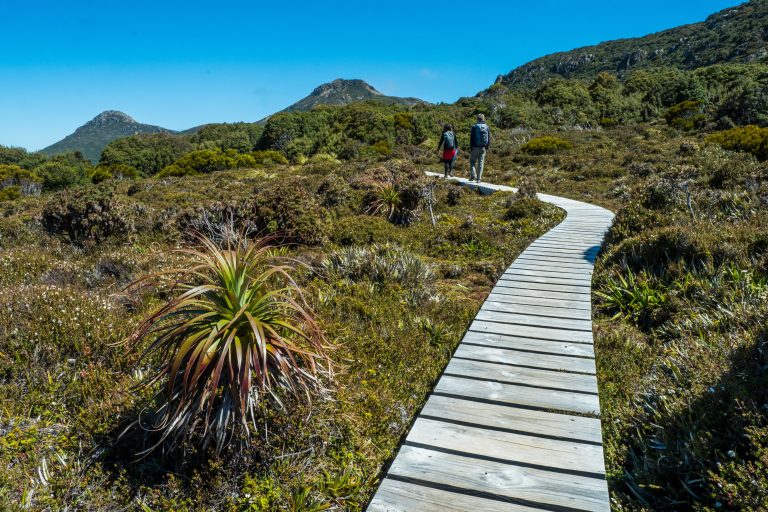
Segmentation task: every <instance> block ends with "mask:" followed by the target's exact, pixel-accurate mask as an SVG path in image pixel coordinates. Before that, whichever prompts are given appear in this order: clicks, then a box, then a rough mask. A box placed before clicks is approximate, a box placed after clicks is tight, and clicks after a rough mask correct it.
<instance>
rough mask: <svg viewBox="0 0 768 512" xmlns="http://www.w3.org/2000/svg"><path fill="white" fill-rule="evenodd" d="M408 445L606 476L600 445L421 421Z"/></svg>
mask: <svg viewBox="0 0 768 512" xmlns="http://www.w3.org/2000/svg"><path fill="white" fill-rule="evenodd" d="M406 443H411V444H419V445H427V446H431V447H435V448H444V449H448V450H452V449H453V450H455V449H456V448H457V447H460V451H461V452H463V453H467V454H472V455H475V456H481V457H488V458H494V459H497V458H498V459H504V460H509V461H510V462H516V463H519V464H528V465H536V466H541V467H543V468H552V469H559V470H565V471H569V472H572V473H576V472H578V473H582V474H584V473H588V474H594V475H595V476H598V475H601V474H605V468H604V465H603V450H602V448H601V447H600V446H595V445H592V444H585V443H577V442H572V441H559V440H555V439H545V438H541V437H533V436H527V435H522V434H512V433H509V432H498V431H494V430H486V429H481V428H474V427H465V426H461V425H454V424H451V423H445V422H442V421H435V420H428V419H423V418H419V419H417V420H416V423H414V425H413V428H412V429H411V431H410V432H409V433H408V437H407V439H406Z"/></svg>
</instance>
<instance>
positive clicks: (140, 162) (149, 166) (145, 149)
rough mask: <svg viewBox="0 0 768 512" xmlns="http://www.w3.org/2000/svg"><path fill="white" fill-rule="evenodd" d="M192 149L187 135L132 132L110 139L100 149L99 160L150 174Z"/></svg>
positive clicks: (105, 163)
mask: <svg viewBox="0 0 768 512" xmlns="http://www.w3.org/2000/svg"><path fill="white" fill-rule="evenodd" d="M191 150H192V145H191V144H190V143H189V142H188V141H187V139H186V138H184V137H180V136H178V135H171V134H168V133H151V134H140V135H133V136H131V137H124V138H122V139H117V140H116V141H114V142H110V143H109V144H108V145H107V147H106V148H104V151H102V152H101V160H100V163H101V164H102V165H106V166H111V165H116V164H123V165H129V166H131V167H133V168H135V169H136V170H137V171H139V173H141V174H143V175H146V176H149V175H151V174H156V173H158V172H160V171H161V170H162V169H164V168H165V167H167V166H169V165H171V164H172V163H173V162H174V161H176V160H177V159H178V158H179V157H181V155H183V154H184V153H187V152H189V151H191Z"/></svg>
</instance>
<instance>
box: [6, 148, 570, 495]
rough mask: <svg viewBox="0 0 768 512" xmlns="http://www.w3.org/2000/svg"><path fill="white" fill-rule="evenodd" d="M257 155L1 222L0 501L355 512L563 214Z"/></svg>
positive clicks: (106, 187)
mask: <svg viewBox="0 0 768 512" xmlns="http://www.w3.org/2000/svg"><path fill="white" fill-rule="evenodd" d="M221 154H223V153H221ZM249 155H251V156H252V157H253V158H254V159H257V158H258V159H259V163H257V164H256V165H255V166H253V167H252V168H249V169H242V170H224V171H215V172H211V173H206V174H195V173H193V174H191V175H186V176H178V177H165V178H158V177H156V176H151V177H141V176H137V177H136V178H134V179H112V178H107V179H105V180H103V181H102V182H101V183H99V184H98V185H94V184H92V183H85V184H80V185H76V186H71V187H67V188H65V189H64V190H60V191H56V192H54V191H52V192H47V191H45V190H42V191H41V194H40V195H29V196H21V197H19V198H18V199H14V200H11V201H7V202H5V203H3V206H2V208H3V215H2V216H0V244H1V245H2V248H3V250H2V252H1V253H0V285H1V286H0V288H1V289H0V307H2V308H3V311H4V312H6V313H7V315H6V314H4V315H3V316H2V319H0V332H2V333H3V336H2V338H0V374H2V376H3V385H2V386H1V387H0V410H2V411H3V415H2V420H1V421H0V463H1V464H0V466H1V467H2V468H3V469H2V470H0V489H2V491H0V502H2V503H3V504H11V503H17V504H20V506H21V507H24V508H28V509H32V510H59V509H63V508H65V507H70V508H82V509H91V510H111V509H116V508H126V507H127V508H128V509H139V510H142V509H143V510H148V509H151V510H197V509H201V508H208V509H222V508H223V509H227V510H291V507H293V509H295V510H307V509H309V510H312V509H313V508H314V509H319V510H323V509H334V508H336V509H340V510H344V509H348V510H359V509H361V508H362V507H364V505H365V504H366V502H367V500H368V499H369V497H370V495H371V493H372V492H373V490H374V489H375V486H376V483H377V477H378V473H379V471H380V470H381V468H382V467H383V465H384V464H385V463H386V461H387V460H388V459H389V458H390V457H391V455H392V454H393V453H394V451H395V450H396V448H397V445H398V443H399V440H400V438H401V436H402V435H403V433H404V432H405V430H406V429H407V427H408V425H409V424H410V421H411V418H412V417H413V415H414V413H415V412H416V411H418V410H419V408H420V407H421V405H422V404H423V401H424V399H425V397H426V396H427V393H428V392H429V391H430V390H431V388H432V386H433V383H434V381H435V379H436V378H437V377H438V376H439V374H440V372H441V371H442V369H443V367H444V366H445V364H446V363H447V360H448V357H449V355H450V353H451V352H452V350H453V348H454V347H455V346H456V345H457V344H458V342H459V340H460V337H461V335H462V333H463V331H464V329H465V327H466V325H467V323H468V322H469V321H470V320H471V318H472V317H473V316H474V315H475V313H476V311H477V309H478V308H479V306H480V303H481V302H482V300H483V298H484V296H485V295H486V294H487V293H488V291H489V290H490V288H491V286H492V284H493V282H494V280H495V278H496V277H497V276H498V275H499V273H500V272H501V271H502V270H503V269H504V268H505V267H506V265H508V264H509V263H510V262H511V261H512V259H513V258H514V257H515V255H516V254H517V253H519V252H520V251H521V250H522V248H524V247H525V246H526V245H527V244H528V243H529V242H530V241H531V240H533V239H534V238H535V237H537V236H539V235H540V234H542V233H543V232H544V231H545V230H546V229H548V228H549V227H550V226H552V225H553V224H554V223H556V222H557V221H558V220H559V219H560V218H562V216H561V212H559V211H558V210H557V209H555V208H553V207H551V206H549V205H542V209H541V210H540V211H539V213H538V214H537V215H532V214H530V215H525V216H524V217H523V218H515V219H507V218H506V210H507V208H508V205H507V200H506V198H503V197H494V196H488V197H484V196H481V195H478V194H476V193H472V192H470V191H466V190H463V191H461V192H460V195H461V197H460V199H459V198H457V197H455V196H456V191H457V188H456V186H454V185H451V184H448V183H444V182H440V183H432V182H430V180H428V179H427V178H425V176H424V174H423V171H424V170H425V169H430V168H434V169H436V168H437V164H436V163H435V162H434V161H433V159H430V162H429V164H426V165H425V164H419V163H418V159H413V160H404V159H399V158H394V157H392V158H389V159H387V160H383V161H379V160H378V158H376V159H374V160H372V161H370V162H367V163H365V162H363V163H360V162H357V163H348V162H344V161H339V160H338V159H334V158H330V157H328V158H326V157H323V158H314V159H310V160H307V162H306V163H305V164H303V165H296V164H288V163H286V160H281V159H280V157H279V156H278V155H276V154H274V153H270V152H267V151H265V152H258V151H257V152H253V153H249ZM9 165H15V164H9ZM110 165H114V166H118V165H127V164H110ZM430 166H432V167H430ZM20 168H21V167H20ZM114 168H115V169H117V167H114ZM158 172H159V171H158ZM384 184H391V185H393V187H394V189H395V191H396V192H397V193H398V194H400V195H401V197H402V198H403V200H402V202H401V203H400V204H399V205H398V206H397V209H396V212H395V213H394V214H393V215H392V216H391V217H390V216H389V213H388V212H387V210H381V211H379V212H374V211H373V209H372V205H373V204H375V201H376V200H377V196H376V192H377V190H378V187H380V186H382V185H384ZM425 187H431V188H430V190H431V192H432V195H433V196H432V202H431V203H430V204H431V207H432V213H433V215H434V221H435V223H434V224H433V223H432V216H430V215H429V214H428V208H427V206H426V203H425V201H426V197H425V196H424V194H423V193H422V192H423V190H424V189H425ZM451 198H452V199H451ZM374 208H375V207H374ZM405 212H407V214H408V221H407V222H403V221H402V220H401V219H403V218H404V217H402V218H400V219H399V218H397V217H398V215H401V214H402V215H404V214H405ZM374 213H375V214H374ZM201 236H204V237H206V239H207V240H208V241H206V242H205V243H203V244H202V246H201V242H200V240H201V238H200V237H201ZM264 236H267V237H268V238H269V240H270V241H271V242H270V243H271V244H272V245H274V246H275V247H273V248H271V249H267V248H264V247H259V246H258V245H254V242H253V240H256V239H259V238H262V237H264ZM243 237H244V238H243ZM284 265H289V266H290V267H291V268H290V269H289V268H286V267H285V266H284ZM142 276H151V277H146V278H144V277H142ZM131 283H134V284H133V285H131ZM150 284H151V286H150ZM126 340H129V341H128V343H127V344H126ZM329 368H331V369H333V371H334V374H333V378H331V375H330V372H329ZM20 397H23V399H20ZM121 434H122V436H121ZM217 452H218V453H219V455H217Z"/></svg>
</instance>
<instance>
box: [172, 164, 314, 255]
mask: <svg viewBox="0 0 768 512" xmlns="http://www.w3.org/2000/svg"><path fill="white" fill-rule="evenodd" d="M286 197H290V198H291V200H290V201H286V199H285V198H286ZM176 223H177V225H178V226H179V228H180V229H181V230H182V232H185V233H186V234H195V233H202V234H203V235H205V236H207V237H209V238H212V239H214V240H216V241H221V242H226V241H227V240H228V239H230V238H231V236H232V235H234V234H237V233H239V232H244V233H248V234H255V233H258V234H262V235H272V236H273V237H274V238H275V239H277V240H279V241H280V242H282V243H285V244H300V245H318V244H320V243H322V242H323V241H324V240H325V237H326V233H327V224H326V211H325V210H324V209H323V208H322V207H321V206H320V204H319V203H318V198H317V196H316V195H315V194H313V193H312V192H310V191H309V190H307V189H306V188H305V186H304V183H303V180H300V179H293V180H284V181H282V182H280V183H279V184H275V183H267V184H263V185H259V186H257V187H256V188H254V189H252V191H251V192H250V194H249V197H247V198H245V199H242V200H231V201H227V202H223V203H213V204H208V205H206V206H198V207H195V208H192V209H189V210H186V211H184V212H181V213H180V214H179V216H178V217H177V219H176Z"/></svg>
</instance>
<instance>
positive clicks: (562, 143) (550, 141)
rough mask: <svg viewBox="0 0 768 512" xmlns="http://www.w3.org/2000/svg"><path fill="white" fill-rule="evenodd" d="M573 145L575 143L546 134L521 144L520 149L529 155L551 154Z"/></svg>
mask: <svg viewBox="0 0 768 512" xmlns="http://www.w3.org/2000/svg"><path fill="white" fill-rule="evenodd" d="M572 147H573V144H571V143H570V142H569V141H567V140H564V139H560V138H557V137H552V136H549V135H545V136H544V137H537V138H535V139H531V140H530V141H528V142H526V143H525V144H523V145H522V146H520V151H522V152H523V153H528V154H529V155H551V154H554V153H559V152H560V151H565V150H568V149H571V148H572Z"/></svg>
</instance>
